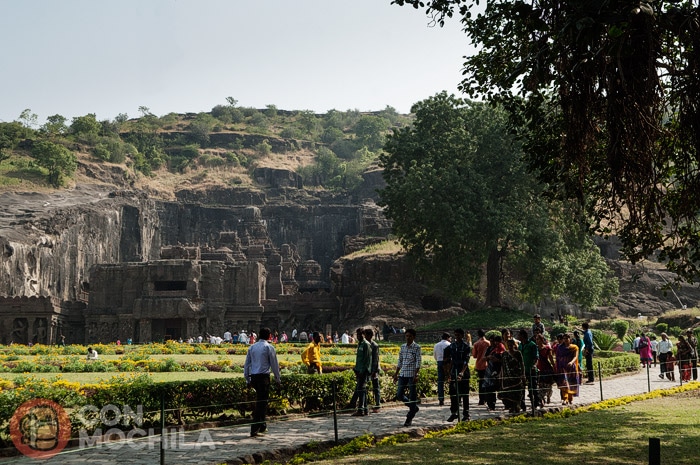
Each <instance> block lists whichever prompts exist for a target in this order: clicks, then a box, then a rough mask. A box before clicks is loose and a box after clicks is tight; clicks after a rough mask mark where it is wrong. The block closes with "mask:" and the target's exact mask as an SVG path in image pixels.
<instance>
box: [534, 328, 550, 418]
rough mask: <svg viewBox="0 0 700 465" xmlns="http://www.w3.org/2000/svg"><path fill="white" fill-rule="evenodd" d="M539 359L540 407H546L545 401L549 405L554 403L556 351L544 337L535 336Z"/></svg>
mask: <svg viewBox="0 0 700 465" xmlns="http://www.w3.org/2000/svg"><path fill="white" fill-rule="evenodd" d="M535 342H536V343H537V350H538V354H539V357H538V359H537V371H539V374H540V375H539V379H538V386H539V391H540V395H539V398H540V407H544V402H545V401H544V400H545V399H547V403H550V402H551V401H552V385H553V384H554V355H553V354H554V351H553V350H552V347H551V346H550V345H549V343H547V340H546V339H545V338H544V336H543V335H541V334H538V335H537V336H535Z"/></svg>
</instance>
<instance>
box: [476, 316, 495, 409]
mask: <svg viewBox="0 0 700 465" xmlns="http://www.w3.org/2000/svg"><path fill="white" fill-rule="evenodd" d="M485 334H486V333H484V330H483V329H480V330H478V331H477V332H476V335H477V336H478V337H479V339H478V340H477V341H476V342H475V343H474V346H473V347H472V357H474V360H476V363H475V364H474V370H475V371H476V375H477V376H478V378H479V405H484V404H486V400H485V398H484V388H483V386H482V385H483V382H484V375H485V374H486V367H487V366H488V360H486V350H487V349H488V348H489V346H491V343H490V342H489V341H487V340H486V337H485Z"/></svg>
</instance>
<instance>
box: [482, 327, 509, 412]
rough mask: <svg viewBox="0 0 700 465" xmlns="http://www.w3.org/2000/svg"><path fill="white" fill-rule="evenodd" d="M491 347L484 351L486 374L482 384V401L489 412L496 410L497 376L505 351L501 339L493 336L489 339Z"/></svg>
mask: <svg viewBox="0 0 700 465" xmlns="http://www.w3.org/2000/svg"><path fill="white" fill-rule="evenodd" d="M489 342H491V345H490V346H489V347H488V348H487V349H486V353H485V354H484V357H485V358H486V362H487V364H486V372H485V373H484V381H483V383H482V388H483V393H484V401H485V402H486V406H487V407H488V409H489V410H496V391H497V390H498V389H499V382H498V381H499V380H498V376H499V373H500V372H501V359H502V358H503V353H504V352H505V351H506V348H505V346H504V345H503V338H501V336H495V337H491V338H489Z"/></svg>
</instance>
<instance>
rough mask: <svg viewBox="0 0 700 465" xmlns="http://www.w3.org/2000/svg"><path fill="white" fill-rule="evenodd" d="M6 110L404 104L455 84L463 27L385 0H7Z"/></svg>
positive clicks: (0, 115)
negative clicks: (232, 103) (230, 102)
mask: <svg viewBox="0 0 700 465" xmlns="http://www.w3.org/2000/svg"><path fill="white" fill-rule="evenodd" d="M0 43H2V44H3V45H2V61H0V120H2V121H12V120H15V119H17V118H18V116H19V114H20V113H21V112H22V110H24V109H25V108H30V109H31V110H32V112H33V113H36V114H37V115H38V116H39V124H42V123H43V122H44V121H45V120H46V117H47V116H50V115H54V114H61V115H63V116H65V117H67V118H69V120H70V118H72V117H75V116H81V115H85V114H87V113H96V114H97V118H98V119H112V118H114V117H115V116H116V115H117V114H119V113H127V114H128V115H129V116H130V117H135V116H138V108H139V106H146V107H148V108H150V110H151V112H153V113H154V114H156V115H158V116H161V115H165V114H167V113H170V112H178V113H184V112H200V111H209V110H211V108H212V107H213V106H215V105H218V104H225V103H226V100H225V99H226V97H228V96H232V97H234V98H235V99H237V100H238V102H239V105H240V106H247V107H256V108H264V107H265V106H266V105H268V104H272V105H275V106H277V108H279V109H285V110H313V111H316V112H319V113H322V112H326V111H328V110H330V109H333V108H335V109H337V110H347V109H355V108H356V109H359V110H363V111H364V110H381V109H383V108H384V107H386V106H387V105H391V106H393V107H394V108H396V109H397V110H398V111H399V112H402V113H407V112H408V111H409V110H410V107H411V105H412V104H413V103H415V102H417V101H419V100H422V99H424V98H427V97H429V96H431V95H434V94H435V93H437V92H439V91H441V90H447V91H448V92H452V93H457V92H458V91H457V83H458V82H459V81H460V79H461V68H462V62H463V61H464V60H463V59H462V57H463V56H464V55H465V54H466V53H467V51H468V50H469V46H468V42H467V38H466V36H465V35H464V34H463V33H462V32H461V31H460V25H459V23H458V21H456V20H453V21H451V22H450V24H447V25H446V26H445V27H444V28H439V27H430V26H429V19H428V18H427V17H426V16H425V14H424V13H423V12H422V11H419V10H415V9H413V8H411V7H409V6H404V7H399V6H396V5H391V4H390V0H0Z"/></svg>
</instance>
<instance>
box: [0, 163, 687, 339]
mask: <svg viewBox="0 0 700 465" xmlns="http://www.w3.org/2000/svg"><path fill="white" fill-rule="evenodd" d="M283 171H284V170H277V169H262V170H259V171H257V172H256V177H257V178H258V181H259V183H260V185H259V186H258V187H256V188H240V187H239V188H225V187H217V188H212V189H182V190H179V191H177V192H175V193H174V197H175V198H176V199H177V200H175V201H169V200H162V199H151V198H149V197H148V195H147V194H146V193H144V192H137V191H133V190H125V189H123V187H124V186H121V187H122V190H114V186H111V187H110V186H106V185H81V186H78V187H77V188H75V189H73V190H66V191H59V192H55V193H50V194H39V193H31V194H27V193H4V194H0V320H2V321H0V333H2V334H1V336H2V338H3V340H7V339H8V337H9V336H8V335H10V334H21V335H23V336H22V337H31V335H32V334H34V335H39V334H41V335H45V336H44V337H46V335H47V334H48V337H51V334H53V335H54V337H55V335H56V334H57V333H55V332H53V329H52V325H54V324H58V323H59V322H64V321H71V319H73V320H76V321H77V319H78V317H77V316H76V315H78V316H80V315H82V318H83V319H84V318H85V317H86V315H88V314H89V313H90V309H89V308H88V305H87V304H88V295H89V293H90V292H91V290H94V289H92V288H91V286H93V284H96V283H91V282H90V277H91V270H92V269H93V267H94V266H95V265H98V264H120V263H126V262H131V263H134V262H136V263H141V262H152V261H155V260H158V259H160V258H161V257H160V253H161V248H163V247H167V246H180V245H181V246H188V245H192V246H201V247H212V246H215V245H216V244H217V241H218V240H219V239H220V235H221V233H222V232H226V231H236V234H237V237H238V238H239V239H240V240H241V241H242V242H243V243H245V244H248V243H250V244H252V242H250V241H251V239H250V238H257V240H259V239H260V238H261V237H263V238H264V241H262V242H260V245H257V246H253V245H251V246H250V247H249V252H250V254H252V255H250V254H249V255H250V256H252V257H253V258H252V260H260V261H261V263H265V265H266V266H267V269H266V271H263V276H264V275H265V274H266V273H267V278H265V279H266V283H263V285H262V286H261V287H260V288H261V289H265V286H267V291H269V293H268V294H267V295H265V292H263V291H261V302H260V305H261V307H260V308H263V307H264V308H266V309H268V310H270V311H268V313H267V314H266V315H263V316H262V317H261V320H262V321H264V322H266V323H268V324H270V325H275V326H277V325H279V326H280V327H281V328H282V327H284V328H287V327H291V326H293V325H296V326H299V327H304V326H307V327H322V326H324V325H325V324H331V325H332V326H333V327H334V328H339V329H341V331H342V330H344V329H352V328H353V327H354V326H357V325H360V324H372V325H374V326H377V327H382V325H383V324H384V323H385V322H387V323H389V324H392V325H394V326H415V325H420V324H423V323H427V322H430V321H436V320H441V319H444V318H447V317H449V316H452V315H455V314H456V313H457V312H459V311H460V309H459V307H456V306H452V304H451V303H449V302H445V301H444V300H443V299H441V298H440V297H439V296H432V295H430V294H429V292H428V290H427V289H426V288H425V287H424V286H423V285H421V283H420V282H419V281H417V280H416V278H415V276H414V274H413V270H412V269H411V267H410V265H409V264H408V263H407V262H406V261H405V259H404V258H403V257H401V256H396V255H384V256H382V255H379V256H373V257H367V258H361V259H352V260H350V259H339V257H342V256H343V255H345V254H347V253H349V252H351V251H353V250H357V249H358V248H360V247H362V246H364V245H367V244H371V243H373V242H377V241H379V240H381V239H382V238H385V237H387V236H388V235H389V233H390V225H389V223H388V222H387V221H386V219H385V218H384V217H383V216H382V215H381V211H380V209H379V208H378V207H377V206H376V205H375V204H374V203H373V202H372V201H371V200H369V201H367V202H365V203H358V202H352V200H349V199H347V198H341V197H338V196H335V195H333V194H319V195H312V194H310V193H309V192H306V191H304V190H303V189H299V188H298V187H299V179H298V178H297V177H296V176H295V175H294V174H293V173H290V172H287V173H285V172H283ZM370 178H373V179H374V182H373V183H372V184H373V185H376V186H377V187H379V184H380V183H379V181H378V180H377V179H376V175H373V176H370ZM371 190H372V189H367V195H370V194H369V193H370V191H371ZM253 207H255V208H254V209H255V211H256V212H257V213H256V215H259V218H256V221H252V222H251V221H250V211H251V209H252V208H253ZM349 238H352V240H349ZM599 245H600V247H601V251H603V253H604V255H606V256H607V257H608V259H609V260H610V263H611V266H612V267H613V269H614V270H615V271H616V273H617V275H618V277H619V278H620V280H621V295H620V298H619V299H618V304H617V306H616V307H615V309H611V310H610V311H611V312H620V313H623V314H625V315H628V316H635V315H637V314H638V313H641V314H642V315H645V316H656V315H659V314H661V313H663V312H665V311H667V310H671V309H675V308H680V307H681V306H682V305H686V306H688V307H693V306H698V304H699V303H700V290H699V289H698V287H697V286H694V285H683V286H681V287H678V288H677V289H674V290H670V289H665V288H664V286H665V285H666V284H667V283H669V282H671V281H672V280H673V276H672V275H671V274H670V273H668V272H666V271H665V270H664V269H662V268H661V267H658V269H657V268H653V267H652V266H651V265H649V266H647V267H641V266H636V267H633V266H631V265H629V264H626V263H624V262H620V261H619V260H618V258H619V257H617V256H616V254H617V252H616V247H615V246H614V244H610V243H601V244H599ZM270 248H274V249H275V250H277V252H274V253H271V251H270V250H269V249H270ZM280 250H284V252H279V251H280ZM212 253H213V255H212ZM212 253H210V255H212V256H216V253H218V251H217V252H215V253H214V252H212ZM250 256H249V259H251V258H250ZM256 257H257V258H256ZM207 260H209V259H207ZM289 260H292V261H294V263H296V265H294V266H293V267H292V268H294V269H297V267H298V268H299V269H302V268H303V269H304V270H306V271H304V272H305V273H307V274H308V276H304V280H305V281H304V284H303V286H301V285H299V283H298V282H297V283H295V282H293V281H294V276H289V275H285V273H288V271H283V270H291V269H292V268H290V267H289V262H288V261H289ZM205 261H206V260H205ZM283 262H284V263H283ZM283 265H284V266H283ZM212 276H213V275H212ZM153 279H157V278H153ZM251 279H260V277H259V276H258V275H256V276H254V277H253V278H251ZM239 281H240V280H239ZM240 282H242V281H240ZM240 282H239V284H238V285H239V286H241V289H245V285H244V284H240ZM100 285H101V286H102V287H104V286H105V285H108V284H107V282H102V283H101V284H100ZM295 290H299V291H301V292H302V294H303V296H302V297H299V298H295V297H293V296H292V295H290V293H289V292H292V293H293V292H294V291H295ZM315 291H318V293H316V294H314V292H315ZM272 294H274V295H272ZM281 294H285V295H281ZM312 294H313V295H312ZM18 299H19V300H18ZM22 299H24V300H22ZM27 299H34V300H27ZM195 300H196V299H195ZM47 308H53V311H54V313H55V314H54V316H53V317H56V319H55V320H52V318H53V317H51V316H50V315H49V316H48V317H47V316H45V315H44V314H45V313H46V312H47V310H46V309H47ZM178 308H179V307H178ZM222 308H223V307H222ZM132 310H133V309H131V308H129V309H126V310H125V311H132ZM101 311H103V312H107V313H108V312H109V310H108V309H102V310H101ZM256 311H257V310H256ZM541 311H545V312H549V311H550V309H549V308H546V309H542V310H541ZM566 311H567V312H570V313H578V311H577V310H576V309H575V308H574V307H566ZM61 312H64V313H65V314H61ZM271 312H272V313H271ZM23 313H30V314H32V315H33V316H32V317H31V318H28V319H26V321H25V318H24V316H23V315H22V314H23ZM171 313H172V315H179V313H178V312H177V311H172V312H171ZM223 318H224V317H222V318H221V319H220V320H221V321H218V320H217V322H216V325H214V326H209V327H216V328H220V327H221V326H222V325H223V324H224V323H225V322H226V320H224V319H223ZM237 318H238V317H236V318H233V317H231V321H234V322H238V321H240V320H239V319H237ZM255 318H257V317H255ZM255 318H253V317H252V316H251V317H250V318H248V319H244V320H243V321H254V322H255V323H256V324H257V323H258V322H259V320H258V319H255ZM59 320H60V321H59ZM115 324H116V323H115ZM154 324H155V323H154ZM163 324H165V323H163ZM198 324H199V323H198ZM206 324H212V323H211V322H210V323H206ZM251 324H252V323H251ZM119 325H121V323H119V324H116V326H117V327H120V326H119ZM285 325H288V326H285ZM190 326H192V324H190ZM185 327H187V328H189V326H182V328H185ZM144 328H145V329H144ZM148 328H149V326H141V327H140V328H139V332H140V334H155V329H154V330H153V331H154V332H152V333H149V331H151V330H150V329H148ZM154 328H155V326H154ZM163 328H164V329H163V331H165V330H166V329H168V327H166V326H164V327H163ZM204 328H205V329H206V328H208V327H207V326H206V325H205V326H204ZM100 331H101V330H100ZM134 331H136V330H135V329H134ZM159 331H160V329H159ZM163 331H161V332H163ZM97 332H98V331H97V330H95V331H94V333H97ZM107 332H109V331H107ZM184 332H185V330H184V329H183V333H184ZM76 334H83V333H76ZM85 334H86V335H89V334H90V331H89V328H87V329H86V330H85ZM76 337H77V336H76Z"/></svg>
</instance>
